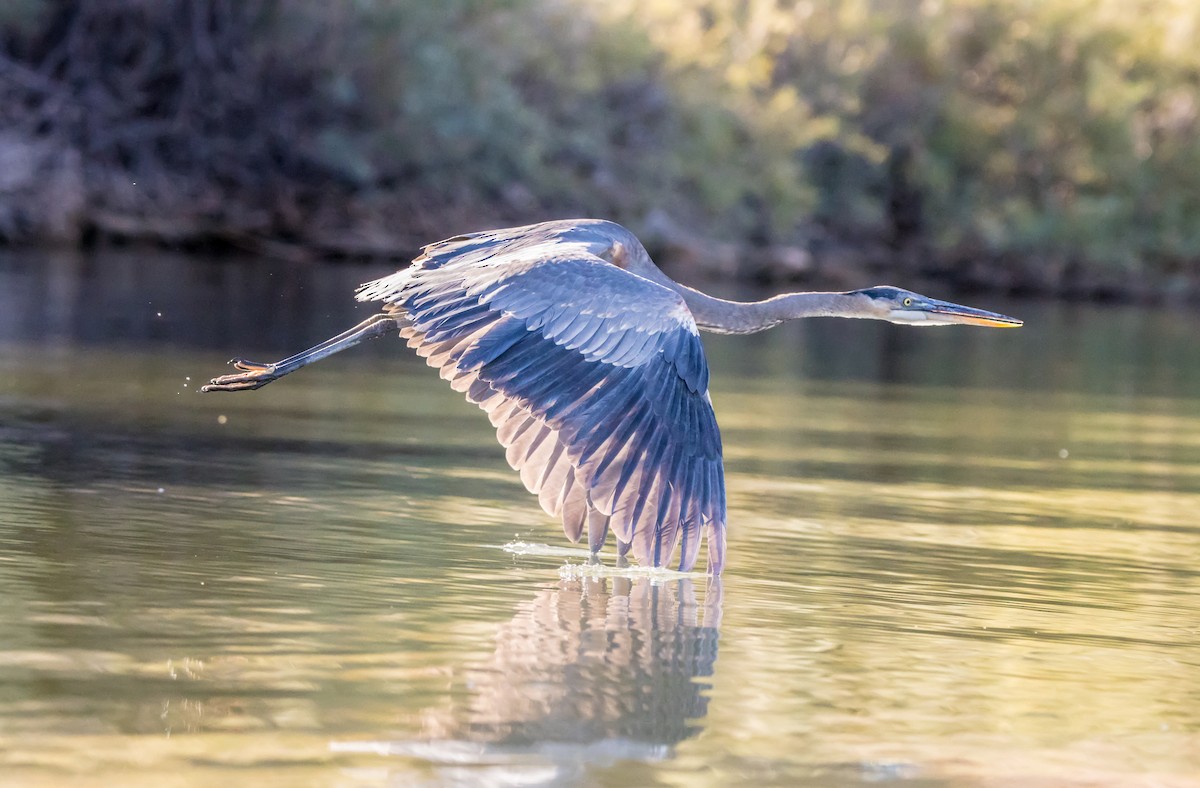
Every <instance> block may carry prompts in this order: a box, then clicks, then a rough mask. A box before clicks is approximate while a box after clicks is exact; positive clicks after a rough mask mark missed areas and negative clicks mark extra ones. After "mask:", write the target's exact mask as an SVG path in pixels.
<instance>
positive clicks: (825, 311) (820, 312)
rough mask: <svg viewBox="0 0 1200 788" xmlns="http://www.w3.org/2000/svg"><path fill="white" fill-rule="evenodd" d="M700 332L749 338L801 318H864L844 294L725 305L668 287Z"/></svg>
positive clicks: (684, 288)
mask: <svg viewBox="0 0 1200 788" xmlns="http://www.w3.org/2000/svg"><path fill="white" fill-rule="evenodd" d="M672 284H673V285H674V288H673V289H674V290H675V291H676V292H678V293H679V294H680V295H682V296H683V300H684V302H685V303H687V306H688V309H690V310H691V312H692V316H693V317H694V318H695V319H696V325H698V326H699V327H700V328H701V330H704V331H712V332H714V333H717V334H753V333H755V332H756V331H765V330H766V329H768V328H771V327H772V326H777V325H779V324H780V323H782V322H784V321H785V320H795V319H797V318H802V317H868V316H869V315H867V314H865V313H864V311H863V309H862V305H861V303H860V299H858V298H855V297H854V296H852V295H850V294H848V293H787V294H785V295H778V296H775V297H774V298H768V299H766V300H765V301H748V302H745V301H726V300H725V299H723V298H714V297H713V296H710V295H705V294H704V293H701V292H700V291H699V290H693V289H692V288H690V287H688V286H686V285H681V284H679V283H678V282H674V283H672Z"/></svg>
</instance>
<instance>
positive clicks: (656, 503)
mask: <svg viewBox="0 0 1200 788" xmlns="http://www.w3.org/2000/svg"><path fill="white" fill-rule="evenodd" d="M357 297H358V299H359V300H360V301H381V302H383V303H384V308H383V311H382V312H381V313H380V314H378V315H375V316H373V317H372V318H369V319H368V320H366V321H364V322H363V323H362V324H360V325H359V326H356V327H355V328H353V329H350V330H349V331H347V332H345V333H344V334H341V335H339V336H337V337H333V338H332V339H330V340H327V341H326V342H323V343H321V344H320V345H317V346H316V347H314V348H310V349H309V350H306V351H304V352H303V353H300V354H297V355H296V356H292V357H291V358H288V359H284V360H282V361H279V362H276V363H274V364H258V363H254V362H249V361H245V360H242V359H234V361H233V362H232V363H234V364H235V366H237V368H238V369H240V370H242V372H240V373H237V374H233V375H225V376H222V377H219V378H214V379H213V380H212V382H211V383H210V384H209V385H207V386H205V387H204V388H203V390H204V391H242V390H248V389H255V388H259V387H260V386H263V385H266V384H267V383H269V382H271V381H272V380H276V379H277V378H279V377H282V376H283V375H286V374H288V373H290V372H293V371H295V370H296V369H299V368H300V367H302V366H304V365H306V364H310V363H312V362H313V361H317V360H319V359H321V358H324V357H325V356H328V355H330V354H332V353H336V352H338V351H340V350H344V349H345V348H347V347H350V346H352V345H354V344H357V343H359V342H361V341H363V340H364V339H369V338H373V337H377V336H381V335H383V334H386V333H390V332H392V331H395V330H397V329H399V331H400V335H401V336H402V337H404V338H405V339H407V340H408V344H409V346H410V347H412V348H414V349H415V350H416V352H417V354H418V355H420V356H422V357H424V358H425V359H426V362H427V363H428V364H429V365H430V366H433V367H436V368H437V369H438V370H439V371H440V374H441V376H442V377H443V378H445V379H446V380H448V381H450V385H451V387H452V388H454V389H455V390H456V391H460V392H462V393H464V394H466V396H467V399H468V400H470V401H471V402H474V403H475V404H477V405H478V406H479V407H480V408H482V409H483V410H484V411H486V412H487V414H488V417H489V418H490V419H491V422H492V425H493V426H494V427H495V428H496V434H497V437H498V438H499V440H500V443H501V444H502V445H503V446H504V447H505V456H506V458H507V460H508V463H509V464H510V465H511V466H512V467H513V468H514V469H516V470H517V471H519V472H520V476H521V481H522V483H523V484H524V485H525V487H526V489H528V490H529V491H530V492H531V493H534V494H535V495H537V496H538V501H539V502H540V503H541V505H542V508H543V509H545V510H546V512H547V513H549V514H550V515H552V516H554V517H557V518H559V519H560V520H561V522H562V525H563V530H564V531H565V532H566V534H567V536H568V537H569V538H570V539H571V540H572V541H578V540H579V539H581V538H582V537H583V535H584V533H585V531H586V534H587V540H588V546H589V548H590V549H591V550H592V551H593V552H596V551H599V550H600V548H601V546H602V545H603V544H604V541H605V538H606V536H607V534H608V532H609V531H610V530H611V531H612V532H613V533H614V535H615V536H616V539H617V544H618V553H619V554H620V555H622V556H623V555H625V554H626V553H627V552H628V551H630V550H632V551H633V554H634V555H635V556H636V558H637V560H638V561H639V562H640V563H643V564H646V565H651V566H671V567H674V568H678V569H680V570H683V571H687V570H690V569H691V568H692V567H693V566H694V565H695V563H696V560H697V558H698V556H699V554H700V547H701V542H702V537H706V538H707V542H708V569H709V571H710V572H713V573H719V572H720V571H721V569H722V567H723V565H724V561H725V521H726V509H725V479H724V469H723V466H722V461H721V437H720V433H719V431H718V429H717V422H716V418H715V416H714V414H713V409H712V401H711V399H710V398H709V395H708V363H707V361H706V360H705V357H704V348H703V346H702V345H701V343H700V336H699V329H705V330H709V331H716V332H722V333H751V332H754V331H761V330H763V329H765V328H769V327H771V326H773V325H776V324H778V323H780V322H782V321H784V320H789V319H793V318H799V317H814V316H842V317H869V318H877V319H882V320H890V321H892V322H896V323H907V324H913V325H945V324H949V323H974V324H978V325H990V326H1017V325H1020V324H1021V321H1019V320H1015V319H1013V318H1009V317H1005V316H1003V315H998V314H995V313H992V312H984V311H982V310H977V309H971V308H969V307H963V306H959V305H956V304H950V303H947V302H944V301H936V300H933V299H929V298H926V297H924V296H920V295H917V294H916V293H911V292H909V291H906V290H900V289H899V288H894V287H886V286H880V287H874V288H870V289H867V290H859V291H852V292H849V293H791V294H787V295H782V296H776V297H775V298H770V299H767V300H765V301H757V302H750V303H740V302H734V301H725V300H722V299H718V298H712V297H710V296H707V295H704V294H703V293H700V292H698V291H696V290H693V289H691V288H688V287H685V286H683V285H680V284H678V283H676V282H674V281H672V280H671V279H669V278H668V277H667V276H666V275H664V274H663V273H662V272H661V271H660V270H659V269H658V268H657V267H656V266H655V265H654V263H653V262H652V261H651V260H650V256H649V255H648V254H647V253H646V250H645V249H644V248H643V247H642V245H641V243H639V242H638V240H637V238H636V237H635V236H634V235H633V234H632V233H630V232H629V231H628V230H626V229H625V228H623V227H621V226H619V225H617V224H613V223H612V222H606V221H602V220H595V219H577V220H564V221H555V222H545V223H542V224H535V225H530V226H527V227H515V228H508V229H502V230H490V231H486V232H481V233H473V234H470V235H460V236H455V237H454V238H449V239H447V240H445V241H441V242H439V243H435V244H431V245H429V246H427V247H425V249H424V250H423V252H422V254H421V255H420V256H419V257H418V258H417V259H416V260H414V261H413V263H412V265H411V266H410V267H408V268H406V269H403V270H401V271H398V272H397V273H395V274H392V275H390V276H386V277H384V278H382V279H377V280H375V281H373V282H368V283H367V284H365V285H363V286H362V287H361V288H359V291H358V296H357ZM676 547H678V548H679V554H678V558H674V557H673V556H674V554H675V550H676Z"/></svg>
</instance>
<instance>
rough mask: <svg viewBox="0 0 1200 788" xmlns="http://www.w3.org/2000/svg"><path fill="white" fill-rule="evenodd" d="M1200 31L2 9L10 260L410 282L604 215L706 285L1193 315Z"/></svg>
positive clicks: (481, 12) (1165, 22) (104, 2)
mask: <svg viewBox="0 0 1200 788" xmlns="http://www.w3.org/2000/svg"><path fill="white" fill-rule="evenodd" d="M1197 41H1200V4H1196V3H1195V2H1192V0H921V1H918V0H843V1H842V2H832V3H821V2H813V1H811V0H796V1H790V0H490V1H485V0H438V2H428V1H427V0H357V1H356V2H338V3H329V2H324V1H323V0H178V1H172V2H167V1H156V0H90V1H89V2H84V0H74V1H71V0H63V1H62V2H48V1H47V0H10V1H9V2H8V3H5V4H4V5H3V6H2V7H0V238H2V239H4V240H6V241H8V242H10V243H28V242H38V241H47V240H52V241H57V242H67V243H76V242H80V241H84V242H87V241H90V240H93V239H96V238H112V237H118V238H152V239H158V240H162V241H167V242H170V243H174V244H183V245H191V244H209V245H211V244H213V243H217V244H232V245H235V246H240V247H249V248H254V249H260V250H266V251H268V252H274V253H278V254H300V253H304V254H309V253H318V254H330V253H333V254H351V255H358V254H402V255H403V254H408V253H410V252H411V251H412V250H413V248H414V247H415V246H416V245H417V244H418V243H420V242H422V241H428V240H431V239H433V238H436V237H441V236H444V235H447V234H451V233H454V232H458V231H461V230H463V229H467V228H472V227H479V226H483V225H488V224H496V223H502V222H525V221H537V220H540V219H544V218H548V217H551V216H566V215H584V214H586V215H595V216H605V217H611V218H614V219H616V220H618V221H621V222H623V223H626V224H628V225H629V226H631V227H632V228H634V229H635V230H637V231H639V232H641V233H643V234H644V235H645V236H646V237H647V238H648V240H649V241H650V244H651V245H653V246H655V247H657V248H658V249H668V250H671V251H674V252H676V253H677V255H679V256H681V257H684V258H685V259H687V260H689V261H691V262H694V263H695V264H704V265H708V266H711V267H718V268H728V269H730V270H732V271H733V272H735V273H741V274H744V275H751V276H767V277H782V276H793V277H805V276H813V275H817V274H824V275H825V276H826V277H830V276H832V277H834V278H836V277H837V276H838V274H839V271H843V272H844V270H847V269H854V268H857V267H861V266H870V267H886V266H906V267H908V268H910V269H913V270H915V271H918V272H924V273H929V274H938V275H943V276H949V277H952V278H955V279H957V280H958V281H959V282H960V283H964V284H971V285H976V286H980V285H986V286H993V287H999V288H1007V289H1025V290H1038V291H1056V292H1066V293H1086V294H1094V295H1105V294H1110V295H1111V294H1117V293H1133V294H1135V295H1137V294H1141V295H1162V294H1164V293H1169V292H1176V293H1187V292H1193V293H1194V292H1196V289H1197V288H1196V282H1197V281H1198V280H1200V46H1197V45H1196V42H1197Z"/></svg>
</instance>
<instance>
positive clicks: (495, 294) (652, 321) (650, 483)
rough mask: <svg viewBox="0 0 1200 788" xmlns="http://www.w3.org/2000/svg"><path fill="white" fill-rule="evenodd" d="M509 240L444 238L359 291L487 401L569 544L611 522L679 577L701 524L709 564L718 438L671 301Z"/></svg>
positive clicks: (699, 356)
mask: <svg viewBox="0 0 1200 788" xmlns="http://www.w3.org/2000/svg"><path fill="white" fill-rule="evenodd" d="M510 240H511V239H510ZM520 240H521V242H517V243H512V242H507V241H505V240H504V239H503V238H499V237H489V236H488V235H487V234H480V235H477V236H464V237H460V238H456V239H451V240H450V241H446V242H443V243H442V244H437V245H434V246H432V247H429V248H428V249H427V250H426V253H425V254H424V255H423V256H422V257H420V258H418V259H417V260H416V261H414V264H413V266H412V267H411V268H409V269H407V270H405V271H401V272H400V273H398V274H394V275H392V276H390V277H386V278H384V279H381V280H377V281H376V282H370V283H367V284H366V285H363V287H362V288H361V289H360V291H359V295H358V297H359V299H360V300H382V301H386V302H387V303H389V304H391V305H392V308H393V309H395V310H397V311H402V312H403V314H404V315H405V316H406V317H407V319H408V321H409V324H408V326H407V327H406V328H405V329H404V330H403V332H402V336H405V337H406V338H407V339H408V343H409V345H410V346H412V347H414V348H415V349H416V351H417V353H418V354H420V355H421V356H424V357H425V358H426V361H427V362H428V363H429V364H430V366H434V367H437V368H439V369H440V371H441V376H442V377H443V378H446V379H447V380H449V381H450V383H451V386H452V387H453V388H455V389H456V390H458V391H461V392H464V393H466V395H467V398H468V399H469V400H470V401H472V402H474V403H477V404H478V405H479V406H480V407H481V408H483V409H484V410H485V411H487V413H488V415H489V417H490V418H491V421H492V424H493V425H494V426H495V427H496V430H497V435H498V437H499V439H500V442H501V443H502V444H503V445H504V446H505V447H506V449H507V452H506V454H507V459H508V462H509V464H510V465H512V467H513V468H515V469H517V470H519V471H520V474H521V481H522V482H523V483H524V484H525V487H526V488H527V489H528V490H529V491H530V492H532V493H534V494H536V495H537V496H538V499H539V501H540V503H541V505H542V507H543V508H544V509H545V510H546V511H547V512H548V513H549V514H551V515H552V516H555V517H559V518H561V520H562V523H563V529H564V531H566V534H567V536H568V537H569V538H571V540H572V541H577V540H578V539H579V538H580V537H581V536H582V534H583V532H584V530H585V528H586V530H587V534H588V542H589V545H590V546H591V547H592V549H593V550H598V549H599V548H600V546H601V545H602V544H603V542H604V539H605V535H606V533H607V531H608V530H609V528H611V529H612V531H613V532H614V533H615V534H616V536H617V539H618V541H619V543H620V544H619V549H620V550H621V551H622V552H624V551H626V550H628V549H629V548H630V547H632V549H633V551H634V554H635V556H636V557H637V559H638V561H639V562H640V563H642V564H644V565H652V566H665V565H668V564H669V563H673V565H674V566H676V567H678V568H679V569H681V570H685V571H686V570H689V569H691V567H692V566H693V565H694V564H695V562H696V558H697V556H698V555H699V550H700V542H701V535H702V533H703V532H704V531H705V530H707V534H708V542H709V570H710V571H712V572H720V570H721V565H722V564H723V561H724V546H725V484H724V471H723V468H722V464H721V439H720V434H719V432H718V430H717V423H716V419H715V417H714V415H713V410H712V402H711V400H710V399H709V396H708V364H707V362H706V361H705V358H704V349H703V347H702V346H701V344H700V337H699V335H698V333H697V330H696V323H695V321H694V320H693V319H692V316H691V313H690V312H689V311H688V310H687V307H686V306H685V305H684V302H683V300H682V298H681V297H680V296H679V295H678V294H677V293H675V292H674V291H672V290H670V289H668V288H666V287H663V286H662V285H659V284H656V283H654V282H651V281H649V280H647V279H644V278H642V277H640V276H637V275H635V274H632V273H629V272H627V271H624V270H622V269H620V268H618V267H617V266H615V265H612V264H610V263H608V262H606V261H605V260H604V259H602V258H601V257H599V256H597V255H596V254H595V253H594V249H595V244H588V243H582V242H577V241H575V240H569V239H564V238H562V237H559V238H545V237H542V238H528V237H526V238H523V239H520ZM679 543H681V544H680V556H679V560H678V561H677V562H671V556H672V554H673V553H674V550H675V547H676V545H677V544H679Z"/></svg>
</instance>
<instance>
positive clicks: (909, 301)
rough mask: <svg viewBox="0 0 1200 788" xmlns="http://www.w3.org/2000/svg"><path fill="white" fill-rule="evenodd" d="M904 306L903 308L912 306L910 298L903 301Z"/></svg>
mask: <svg viewBox="0 0 1200 788" xmlns="http://www.w3.org/2000/svg"><path fill="white" fill-rule="evenodd" d="M904 305H905V306H912V299H911V298H906V299H904Z"/></svg>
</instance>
